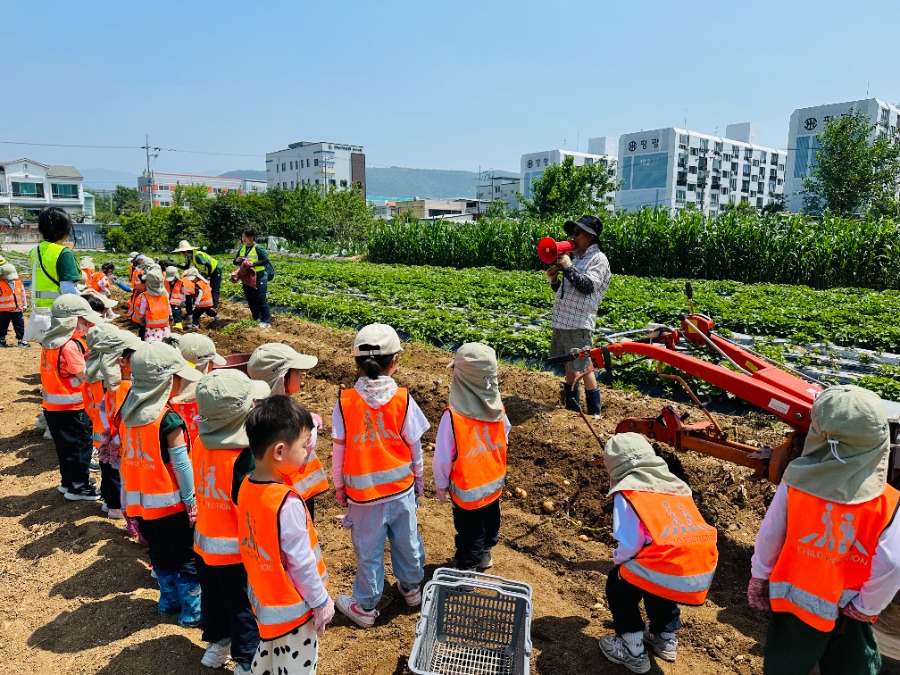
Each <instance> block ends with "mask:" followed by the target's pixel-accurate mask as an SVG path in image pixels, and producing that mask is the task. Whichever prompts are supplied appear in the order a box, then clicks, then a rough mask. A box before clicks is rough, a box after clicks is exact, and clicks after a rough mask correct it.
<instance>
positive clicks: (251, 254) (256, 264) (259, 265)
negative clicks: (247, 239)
mask: <svg viewBox="0 0 900 675" xmlns="http://www.w3.org/2000/svg"><path fill="white" fill-rule="evenodd" d="M238 257H244V258H249V259H250V260H252V261H253V269H254V270H256V271H257V272H261V271H262V270H264V269H266V263H264V262H260V261H259V254H258V253H257V252H256V244H253V246H251V247H250V250H249V251H248V250H247V247H246V246H241V250H240V251H239V252H238Z"/></svg>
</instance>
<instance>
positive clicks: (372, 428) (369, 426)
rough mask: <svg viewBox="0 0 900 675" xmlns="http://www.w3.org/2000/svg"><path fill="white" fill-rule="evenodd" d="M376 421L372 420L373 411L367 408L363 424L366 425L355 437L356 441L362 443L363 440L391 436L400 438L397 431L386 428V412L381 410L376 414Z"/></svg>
mask: <svg viewBox="0 0 900 675" xmlns="http://www.w3.org/2000/svg"><path fill="white" fill-rule="evenodd" d="M375 420H376V421H375V422H374V423H373V422H372V411H371V410H366V412H365V415H364V416H363V426H364V427H365V428H364V429H363V430H362V432H360V433H358V434H357V435H356V436H354V437H353V442H354V443H362V442H363V441H377V440H379V439H384V440H389V439H391V438H396V439H398V440H399V438H400V436H398V435H397V434H396V433H395V432H393V431H391V430H389V429H385V428H384V413H382V412H379V413H378V415H376V416H375Z"/></svg>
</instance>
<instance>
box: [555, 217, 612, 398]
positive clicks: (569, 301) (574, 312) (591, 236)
mask: <svg viewBox="0 0 900 675" xmlns="http://www.w3.org/2000/svg"><path fill="white" fill-rule="evenodd" d="M564 228H565V230H566V234H568V235H569V237H570V238H571V239H570V241H571V247H572V248H571V249H570V247H569V246H566V244H569V242H561V243H560V244H559V245H557V248H558V250H559V251H562V252H561V253H560V255H559V256H558V257H557V258H556V262H555V263H554V264H553V265H552V266H551V267H550V268H549V269H548V270H547V281H549V282H550V287H551V288H552V289H553V290H554V291H556V297H555V298H554V300H553V316H552V318H551V321H550V326H551V328H552V331H553V332H552V336H551V338H550V356H551V357H553V356H562V355H564V354H568V353H569V352H570V351H571V350H572V349H582V348H583V347H587V346H590V345H591V344H592V338H593V333H594V330H595V329H596V326H597V309H598V307H599V306H600V302H601V301H602V300H603V296H604V295H606V289H607V288H609V279H610V276H611V275H610V271H609V261H608V260H607V259H606V256H605V255H604V254H603V252H602V251H601V250H600V248H599V246H597V239H598V237H599V236H600V233H601V232H602V231H603V221H601V220H600V219H599V218H597V217H596V216H590V215H584V216H581V218H579V219H578V220H567V221H566V223H565V225H564ZM568 250H571V255H570V254H569V252H567V251H568ZM588 365H589V359H587V358H583V359H578V360H576V361H568V362H567V363H566V383H565V385H564V394H563V398H564V400H565V405H566V409H567V410H580V401H581V391H580V389H581V382H579V383H578V387H577V389H576V387H575V379H576V376H577V375H578V373H579V372H580V371H584V370H585V369H586V368H587V367H588ZM582 381H583V382H584V390H585V391H584V393H585V398H586V399H587V414H588V415H599V414H600V390H599V389H598V388H597V378H596V377H595V376H594V373H592V372H591V373H588V374H587V375H585V376H584V378H583V379H582Z"/></svg>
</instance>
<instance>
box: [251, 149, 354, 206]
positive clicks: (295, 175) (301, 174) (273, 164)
mask: <svg viewBox="0 0 900 675" xmlns="http://www.w3.org/2000/svg"><path fill="white" fill-rule="evenodd" d="M266 180H267V181H268V184H269V187H274V186H276V185H278V186H279V187H281V188H282V189H283V190H292V189H294V188H295V187H297V186H299V185H327V186H328V188H329V189H330V188H337V189H340V188H348V187H350V186H352V185H358V186H359V187H360V189H361V190H362V192H363V194H365V192H366V156H365V154H364V153H363V148H362V146H361V145H344V144H341V143H327V142H324V141H322V142H312V141H300V142H298V143H291V144H290V145H289V146H287V147H286V148H285V149H284V150H278V151H277V152H267V153H266Z"/></svg>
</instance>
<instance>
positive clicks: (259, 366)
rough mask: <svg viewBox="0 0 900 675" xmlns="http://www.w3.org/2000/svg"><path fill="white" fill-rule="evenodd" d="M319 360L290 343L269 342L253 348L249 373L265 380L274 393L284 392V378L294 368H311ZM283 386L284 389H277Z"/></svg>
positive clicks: (254, 378) (248, 364)
mask: <svg viewBox="0 0 900 675" xmlns="http://www.w3.org/2000/svg"><path fill="white" fill-rule="evenodd" d="M318 362H319V359H317V358H316V357H315V356H309V355H307V354H301V353H300V352H298V351H297V350H296V349H294V348H293V347H291V346H289V345H285V344H281V343H280V342H267V343H266V344H262V345H260V346H259V347H257V348H256V349H254V350H253V354H251V355H250V360H249V361H248V362H247V375H249V376H250V378H251V379H253V380H260V381H262V382H265V383H266V384H267V385H268V386H269V387H270V388H271V389H272V392H273V393H276V394H277V393H284V392H283V387H284V378H285V377H286V376H287V374H288V371H289V370H291V369H292V368H297V369H299V370H309V369H310V368H312V367H313V366H315V365H316V364H317V363H318ZM279 385H280V386H281V389H282V391H277V390H278V389H279Z"/></svg>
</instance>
